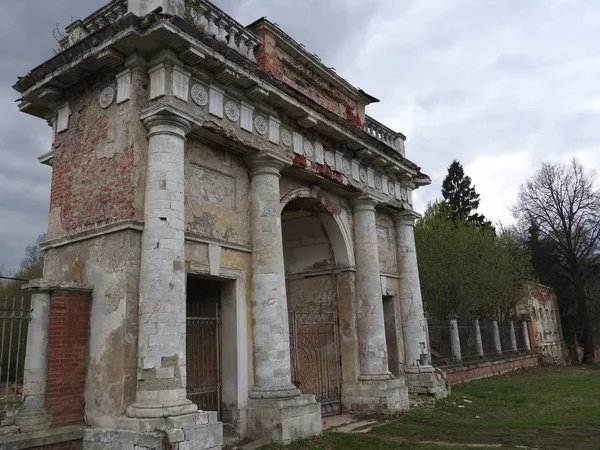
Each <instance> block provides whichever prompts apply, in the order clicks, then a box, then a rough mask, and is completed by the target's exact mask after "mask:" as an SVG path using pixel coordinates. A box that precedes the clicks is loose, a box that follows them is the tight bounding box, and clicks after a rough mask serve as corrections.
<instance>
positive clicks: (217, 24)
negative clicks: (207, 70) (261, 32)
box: [186, 0, 260, 63]
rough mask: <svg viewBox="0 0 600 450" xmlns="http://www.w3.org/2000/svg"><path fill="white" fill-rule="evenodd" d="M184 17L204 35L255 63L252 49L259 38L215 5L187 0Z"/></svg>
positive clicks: (258, 41) (198, 0)
mask: <svg viewBox="0 0 600 450" xmlns="http://www.w3.org/2000/svg"><path fill="white" fill-rule="evenodd" d="M186 8H187V12H186V15H188V16H189V17H186V18H187V19H188V20H191V21H193V22H194V24H195V25H196V26H197V27H198V28H199V29H200V30H201V31H202V32H204V33H205V34H206V35H208V36H211V37H213V38H214V39H216V40H217V41H219V42H222V43H223V44H226V45H227V46H229V47H230V48H232V49H233V50H235V51H236V52H238V53H239V54H240V55H242V56H244V57H245V58H247V59H249V60H250V61H252V62H254V63H256V62H257V61H256V58H255V56H254V51H255V49H256V47H258V45H259V44H260V40H259V38H258V37H257V36H256V35H255V34H254V33H252V32H251V31H249V30H247V29H246V28H245V27H244V26H242V25H241V24H240V23H239V22H237V21H236V20H235V19H233V18H231V17H230V16H228V15H227V14H226V13H224V12H223V11H221V10H220V9H219V8H217V7H216V6H215V5H213V4H212V3H210V2H208V1H204V0H188V1H187V2H186Z"/></svg>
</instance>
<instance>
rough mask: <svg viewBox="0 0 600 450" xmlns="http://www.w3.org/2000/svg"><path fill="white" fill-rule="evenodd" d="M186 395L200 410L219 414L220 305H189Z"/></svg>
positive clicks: (195, 303) (198, 303)
mask: <svg viewBox="0 0 600 450" xmlns="http://www.w3.org/2000/svg"><path fill="white" fill-rule="evenodd" d="M187 310H188V311H187V335H186V341H187V342H186V344H187V352H186V353H187V394H188V399H190V400H191V401H193V402H194V403H195V404H196V405H198V408H199V409H201V410H203V411H217V412H218V413H219V414H220V411H221V355H220V354H219V352H220V349H221V318H220V311H219V303H218V302H214V303H212V302H211V303H209V304H206V303H200V302H193V303H188V306H187Z"/></svg>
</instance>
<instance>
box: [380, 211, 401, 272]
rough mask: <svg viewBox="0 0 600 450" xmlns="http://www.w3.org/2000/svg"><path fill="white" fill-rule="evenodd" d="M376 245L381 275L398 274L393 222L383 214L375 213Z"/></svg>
mask: <svg viewBox="0 0 600 450" xmlns="http://www.w3.org/2000/svg"><path fill="white" fill-rule="evenodd" d="M376 218H377V243H378V247H379V271H380V272H381V273H382V274H393V275H397V273H398V257H397V248H398V247H397V246H396V233H395V230H394V221H393V220H392V218H391V217H390V216H389V215H388V214H385V213H383V212H377V214H376Z"/></svg>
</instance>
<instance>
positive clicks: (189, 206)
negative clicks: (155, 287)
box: [185, 139, 250, 246]
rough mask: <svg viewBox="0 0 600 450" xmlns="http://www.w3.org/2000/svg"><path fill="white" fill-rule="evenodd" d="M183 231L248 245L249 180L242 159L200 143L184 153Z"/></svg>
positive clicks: (192, 144) (189, 145) (195, 143)
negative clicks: (184, 195) (184, 226)
mask: <svg viewBox="0 0 600 450" xmlns="http://www.w3.org/2000/svg"><path fill="white" fill-rule="evenodd" d="M185 178H186V186H185V193H186V208H185V209H186V210H185V221H186V232H188V233H192V234H194V235H197V236H202V237H206V238H211V239H217V240H220V241H224V242H230V243H233V244H240V245H245V246H249V245H250V208H249V204H248V195H249V189H250V180H249V178H248V168H247V166H246V163H245V161H244V160H243V158H242V157H240V156H237V155H235V154H233V153H229V152H226V151H223V150H222V149H220V150H215V149H214V148H212V147H210V146H208V145H206V144H203V143H201V142H200V141H198V140H196V139H191V140H190V141H189V142H188V146H187V151H186V167H185Z"/></svg>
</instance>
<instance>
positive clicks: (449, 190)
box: [442, 160, 492, 227]
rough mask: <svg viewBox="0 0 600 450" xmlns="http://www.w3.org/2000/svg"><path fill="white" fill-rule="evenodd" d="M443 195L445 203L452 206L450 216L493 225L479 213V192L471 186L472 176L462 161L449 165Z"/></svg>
mask: <svg viewBox="0 0 600 450" xmlns="http://www.w3.org/2000/svg"><path fill="white" fill-rule="evenodd" d="M442 196H443V197H444V203H445V204H446V205H448V206H449V208H450V218H451V219H452V220H460V221H466V222H472V223H476V224H478V225H481V226H485V227H491V225H492V223H491V222H490V221H488V220H487V219H486V218H485V216H483V215H482V214H477V213H476V212H474V211H476V210H477V208H478V207H479V194H478V193H477V192H476V191H475V187H474V186H471V177H469V176H466V175H465V171H464V169H463V167H462V165H461V163H460V162H459V161H457V160H454V161H452V164H450V167H448V174H447V175H446V178H444V181H443V183H442Z"/></svg>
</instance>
